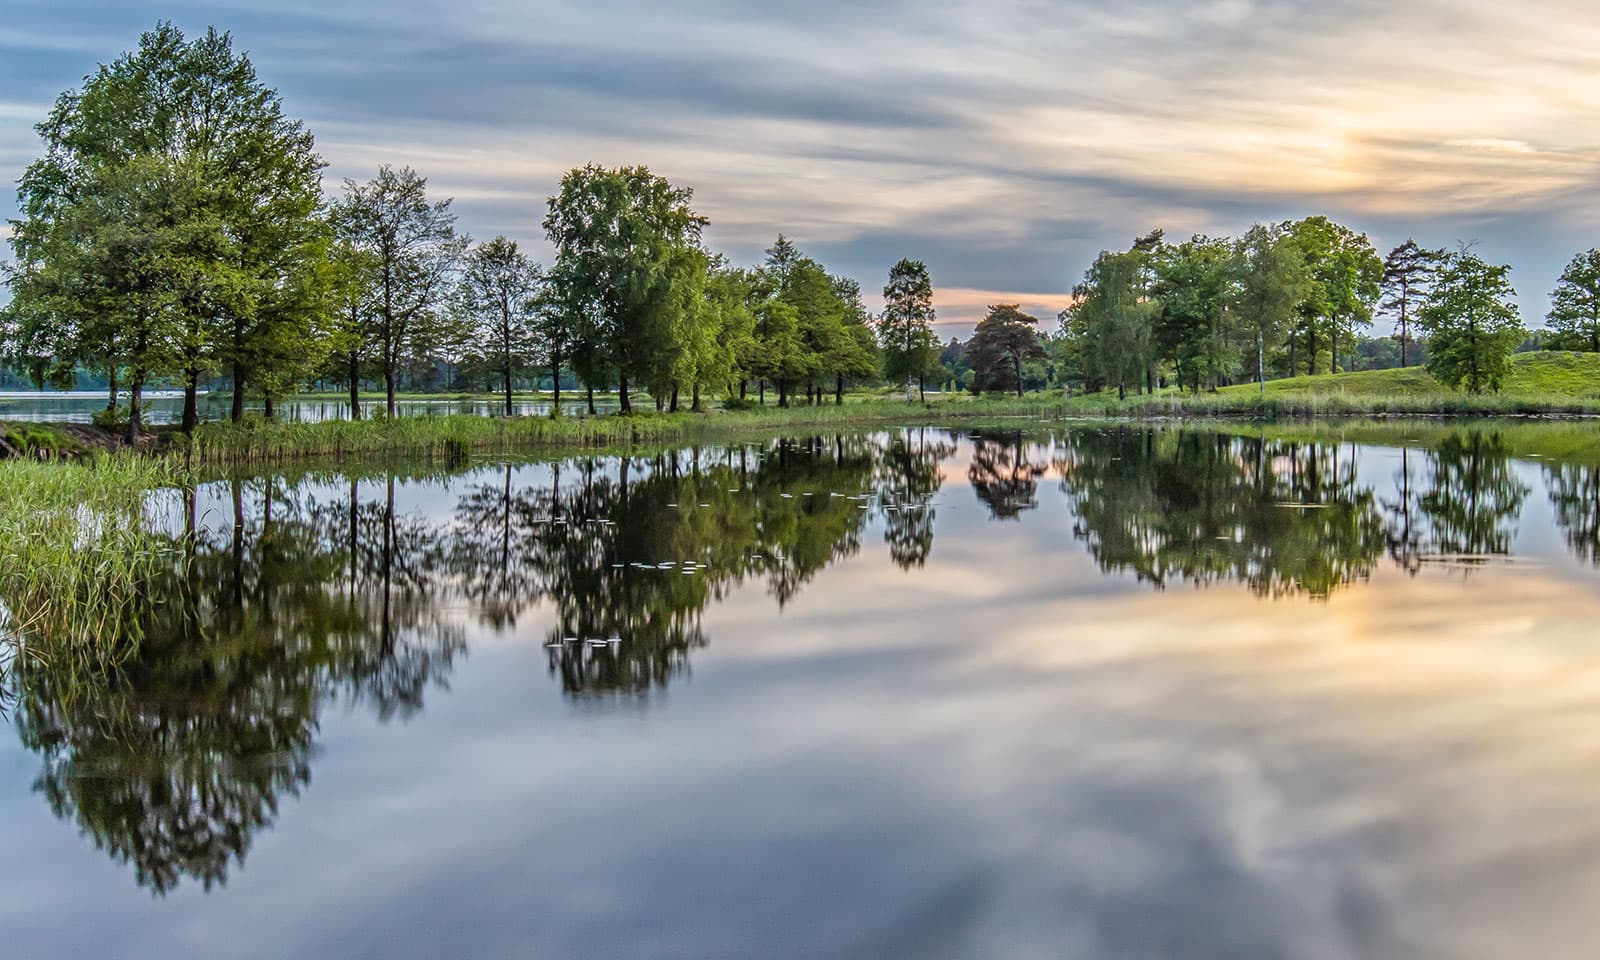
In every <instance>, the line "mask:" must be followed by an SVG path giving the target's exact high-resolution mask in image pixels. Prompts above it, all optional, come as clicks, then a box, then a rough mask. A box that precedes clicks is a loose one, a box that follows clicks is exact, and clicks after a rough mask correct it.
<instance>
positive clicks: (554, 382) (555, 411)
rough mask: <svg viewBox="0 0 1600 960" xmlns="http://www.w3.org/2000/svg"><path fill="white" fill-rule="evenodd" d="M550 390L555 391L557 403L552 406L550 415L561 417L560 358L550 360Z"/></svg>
mask: <svg viewBox="0 0 1600 960" xmlns="http://www.w3.org/2000/svg"><path fill="white" fill-rule="evenodd" d="M550 389H551V390H553V391H555V401H554V402H553V403H551V404H550V415H551V416H552V417H559V416H561V360H560V358H559V357H551V358H550Z"/></svg>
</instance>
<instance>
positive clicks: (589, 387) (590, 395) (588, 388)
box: [583, 382, 597, 417]
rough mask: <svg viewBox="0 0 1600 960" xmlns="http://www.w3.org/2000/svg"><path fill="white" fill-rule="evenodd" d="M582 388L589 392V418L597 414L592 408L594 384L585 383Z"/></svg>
mask: <svg viewBox="0 0 1600 960" xmlns="http://www.w3.org/2000/svg"><path fill="white" fill-rule="evenodd" d="M583 386H584V389H586V390H588V391H589V416H591V417H592V416H594V415H595V413H596V412H597V411H596V410H595V408H594V384H592V383H588V382H585V383H584V385H583Z"/></svg>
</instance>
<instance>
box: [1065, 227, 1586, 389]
mask: <svg viewBox="0 0 1600 960" xmlns="http://www.w3.org/2000/svg"><path fill="white" fill-rule="evenodd" d="M1510 271H1511V268H1510V266H1509V265H1505V264H1493V263H1490V262H1488V261H1486V260H1484V259H1483V258H1482V257H1481V256H1479V255H1478V254H1477V253H1475V252H1474V251H1473V250H1472V248H1471V247H1470V245H1462V246H1460V247H1459V248H1458V249H1456V250H1451V251H1446V250H1439V249H1428V248H1425V247H1421V246H1419V245H1418V244H1417V243H1416V242H1415V241H1414V240H1407V241H1406V242H1405V243H1403V244H1401V245H1399V246H1398V247H1396V248H1394V249H1393V250H1391V251H1390V252H1389V253H1388V255H1387V256H1384V257H1379V255H1378V253H1377V251H1376V250H1375V249H1374V248H1373V245H1372V242H1371V241H1370V240H1369V239H1368V238H1367V236H1366V235H1365V234H1362V233H1358V232H1356V231H1354V230H1352V229H1350V228H1349V227H1346V226H1344V225H1342V224H1338V223H1335V222H1333V221H1332V220H1330V219H1328V218H1327V217H1322V216H1315V217H1308V218H1306V219H1304V220H1297V221H1286V222H1282V223H1277V224H1256V225H1255V226H1253V227H1251V228H1250V229H1249V230H1248V231H1246V232H1245V234H1244V235H1243V236H1242V237H1239V238H1237V239H1234V238H1227V237H1208V236H1194V237H1191V238H1190V239H1188V240H1184V241H1181V242H1178V243H1173V242H1169V241H1168V240H1166V238H1165V237H1164V235H1163V233H1162V231H1159V230H1157V231H1155V232H1153V233H1151V234H1148V235H1146V236H1144V237H1141V238H1139V239H1137V240H1135V241H1134V242H1133V244H1132V245H1131V246H1130V247H1129V248H1128V249H1127V250H1122V251H1106V252H1102V253H1101V254H1100V256H1099V257H1097V258H1096V260H1095V262H1094V264H1093V265H1092V266H1090V268H1089V270H1088V271H1087V273H1086V274H1085V275H1084V278H1083V280H1082V282H1080V283H1079V284H1078V285H1077V286H1076V287H1075V288H1074V290H1073V301H1074V302H1073V304H1072V306H1070V307H1069V308H1068V309H1067V310H1065V311H1063V313H1062V314H1061V333H1060V336H1059V338H1058V339H1057V340H1056V342H1055V343H1054V344H1053V347H1054V349H1055V356H1056V357H1057V359H1058V361H1059V362H1060V364H1061V365H1062V366H1063V367H1064V368H1065V369H1066V370H1067V371H1068V374H1067V375H1068V376H1071V377H1076V378H1079V379H1081V380H1082V381H1083V382H1085V383H1086V384H1088V385H1089V386H1090V387H1091V388H1108V389H1109V388H1114V389H1116V390H1117V392H1118V395H1119V396H1121V395H1125V394H1126V393H1127V392H1128V391H1129V390H1135V391H1138V390H1144V391H1150V390H1153V389H1155V387H1156V385H1157V383H1158V382H1161V383H1172V384H1176V385H1177V386H1179V387H1181V388H1183V389H1187V390H1190V391H1192V392H1195V393H1199V392H1200V391H1201V390H1206V389H1209V390H1215V389H1216V388H1217V387H1219V386H1222V385H1226V384H1233V383H1240V382H1250V381H1257V382H1260V383H1262V384H1263V385H1264V383H1265V381H1266V380H1268V379H1272V378H1277V377H1285V376H1296V375H1301V374H1314V373H1319V372H1323V373H1337V372H1339V371H1341V370H1345V369H1350V368H1351V366H1352V362H1353V360H1354V354H1355V351H1356V349H1357V347H1358V346H1360V345H1363V344H1365V343H1367V342H1370V341H1369V339H1368V338H1367V336H1366V333H1365V332H1366V331H1367V330H1369V329H1370V328H1371V327H1372V326H1373V324H1374V321H1375V320H1378V319H1380V318H1381V319H1387V320H1388V321H1390V322H1392V323H1393V340H1394V342H1395V344H1396V345H1397V346H1398V348H1399V365H1400V366H1402V367H1404V366H1409V365H1410V364H1411V363H1412V362H1413V361H1414V360H1416V359H1418V357H1419V355H1421V356H1422V357H1423V364H1424V365H1425V366H1426V368H1427V370H1428V371H1429V373H1431V374H1432V375H1433V376H1434V378H1435V379H1437V380H1438V381H1439V382H1441V383H1443V384H1445V385H1447V386H1450V387H1453V388H1464V389H1466V390H1469V391H1471V392H1473V393H1479V392H1482V391H1484V390H1498V389H1499V388H1500V386H1501V384H1502V382H1503V381H1504V379H1505V377H1506V376H1507V374H1508V373H1509V370H1510V357H1511V354H1512V353H1513V352H1514V351H1515V350H1516V349H1517V348H1518V347H1519V346H1520V345H1521V344H1523V343H1524V342H1525V340H1526V339H1527V337H1528V332H1527V331H1526V330H1525V329H1524V328H1523V326H1522V321H1521V315H1520V312H1519V310H1518V307H1517V304H1516V299H1515V298H1516V291H1515V290H1514V289H1513V287H1512V286H1511V283H1510V280H1509V276H1508V275H1509V273H1510ZM1553 304H1554V305H1553V307H1552V309H1551V312H1550V317H1549V321H1550V326H1551V332H1550V336H1549V337H1547V338H1546V339H1545V340H1544V341H1543V345H1544V346H1547V347H1556V348H1564V349H1590V350H1593V349H1600V253H1597V252H1595V251H1590V252H1589V253H1587V254H1582V255H1580V256H1579V257H1578V258H1576V259H1575V260H1574V261H1573V262H1572V264H1571V265H1570V266H1569V267H1568V268H1567V270H1566V271H1565V272H1564V273H1563V274H1562V277H1561V280H1560V283H1559V285H1558V287H1557V289H1556V292H1555V294H1554V295H1553ZM1424 348H1425V349H1424Z"/></svg>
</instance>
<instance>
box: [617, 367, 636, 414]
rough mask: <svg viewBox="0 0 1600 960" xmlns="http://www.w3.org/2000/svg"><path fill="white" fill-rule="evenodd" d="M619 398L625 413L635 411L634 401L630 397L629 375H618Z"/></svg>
mask: <svg viewBox="0 0 1600 960" xmlns="http://www.w3.org/2000/svg"><path fill="white" fill-rule="evenodd" d="M617 400H618V401H619V402H620V403H621V405H622V406H621V409H622V412H623V413H632V412H633V403H632V402H631V401H630V400H629V399H628V375H627V374H625V373H622V374H618V375H617Z"/></svg>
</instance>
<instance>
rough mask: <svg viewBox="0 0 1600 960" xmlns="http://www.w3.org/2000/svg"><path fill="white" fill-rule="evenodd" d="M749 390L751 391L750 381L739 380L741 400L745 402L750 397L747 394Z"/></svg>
mask: <svg viewBox="0 0 1600 960" xmlns="http://www.w3.org/2000/svg"><path fill="white" fill-rule="evenodd" d="M749 389H750V381H748V380H745V379H743V378H740V380H739V399H740V400H743V399H745V398H746V397H747V396H749V394H748V393H747V392H746V391H748V390H749Z"/></svg>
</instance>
